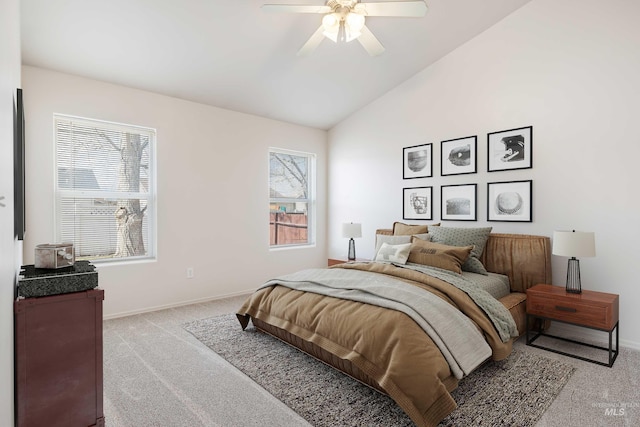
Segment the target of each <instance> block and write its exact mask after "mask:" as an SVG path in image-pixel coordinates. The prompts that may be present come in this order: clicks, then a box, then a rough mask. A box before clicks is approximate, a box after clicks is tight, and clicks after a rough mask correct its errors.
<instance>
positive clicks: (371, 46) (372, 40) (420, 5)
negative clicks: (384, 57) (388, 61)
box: [262, 0, 427, 56]
mask: <svg viewBox="0 0 640 427" xmlns="http://www.w3.org/2000/svg"><path fill="white" fill-rule="evenodd" d="M262 9H264V10H265V11H269V12H291V13H317V14H321V15H324V16H323V17H322V24H321V25H320V27H319V28H318V29H317V30H316V32H315V33H313V34H312V35H311V37H310V38H309V40H307V42H306V43H305V44H304V45H303V46H302V47H301V48H300V50H299V51H298V56H303V55H308V54H310V53H311V52H313V51H314V50H315V48H317V47H318V45H320V43H321V42H322V40H324V38H325V37H326V38H328V39H330V40H332V41H333V42H336V43H337V42H338V40H340V41H347V42H350V41H352V40H356V39H357V40H358V41H359V42H360V44H361V45H362V47H364V48H365V50H366V51H367V52H368V53H369V55H371V56H377V55H380V54H381V53H382V52H384V46H382V44H381V43H380V42H379V41H378V39H377V38H376V36H374V35H373V33H372V32H371V31H370V30H369V29H368V28H367V26H366V25H365V18H366V17H367V16H396V17H420V16H424V15H425V14H426V13H427V4H426V3H425V2H424V0H409V1H393V2H379V3H360V0H327V4H326V5H324V6H311V5H293V4H265V5H263V6H262Z"/></svg>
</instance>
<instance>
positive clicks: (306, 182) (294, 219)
mask: <svg viewBox="0 0 640 427" xmlns="http://www.w3.org/2000/svg"><path fill="white" fill-rule="evenodd" d="M314 168H315V155H313V154H308V153H300V152H292V151H287V150H279V149H270V150H269V235H270V246H271V247H279V246H292V245H307V244H311V243H313V238H312V235H313V233H312V231H313V230H312V227H311V225H312V221H310V219H312V218H313V214H312V211H313V207H314V204H313V188H314V187H313V185H312V184H313V181H314V178H315V177H314Z"/></svg>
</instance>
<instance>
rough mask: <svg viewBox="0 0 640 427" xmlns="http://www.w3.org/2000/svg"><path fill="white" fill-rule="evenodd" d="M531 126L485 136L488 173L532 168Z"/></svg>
mask: <svg viewBox="0 0 640 427" xmlns="http://www.w3.org/2000/svg"><path fill="white" fill-rule="evenodd" d="M532 144H533V126H527V127H523V128H517V129H509V130H501V131H499V132H492V133H488V134H487V147H488V149H487V153H488V163H487V165H488V166H487V170H488V171H489V172H496V171H504V170H513V169H529V168H532V167H533V150H532Z"/></svg>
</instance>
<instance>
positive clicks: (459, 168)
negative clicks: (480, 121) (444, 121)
mask: <svg viewBox="0 0 640 427" xmlns="http://www.w3.org/2000/svg"><path fill="white" fill-rule="evenodd" d="M441 144H442V150H441V159H440V165H441V169H440V174H441V175H442V176H446V175H461V174H465V173H476V172H477V170H476V165H477V164H478V160H477V148H478V137H477V136H468V137H466V138H458V139H450V140H448V141H442V142H441Z"/></svg>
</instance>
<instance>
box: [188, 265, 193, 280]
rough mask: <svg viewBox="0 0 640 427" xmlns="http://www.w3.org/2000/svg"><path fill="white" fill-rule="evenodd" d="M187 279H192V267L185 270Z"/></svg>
mask: <svg viewBox="0 0 640 427" xmlns="http://www.w3.org/2000/svg"><path fill="white" fill-rule="evenodd" d="M187 279H193V267H189V268H187Z"/></svg>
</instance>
